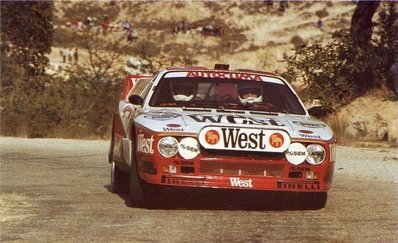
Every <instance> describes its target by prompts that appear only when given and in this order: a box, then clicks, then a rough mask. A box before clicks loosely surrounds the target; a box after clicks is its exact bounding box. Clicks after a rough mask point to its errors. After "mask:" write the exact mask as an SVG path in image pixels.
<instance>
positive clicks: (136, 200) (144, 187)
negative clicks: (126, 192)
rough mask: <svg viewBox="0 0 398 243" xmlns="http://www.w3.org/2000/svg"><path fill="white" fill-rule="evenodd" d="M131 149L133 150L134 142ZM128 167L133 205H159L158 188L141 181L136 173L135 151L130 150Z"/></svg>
mask: <svg viewBox="0 0 398 243" xmlns="http://www.w3.org/2000/svg"><path fill="white" fill-rule="evenodd" d="M132 149H133V150H134V151H135V145H134V142H133V144H132ZM131 158H132V161H131V168H130V185H129V189H130V203H131V206H133V207H138V208H148V209H154V208H158V207H159V198H160V196H161V191H160V188H159V187H158V186H156V185H152V184H149V183H147V182H145V181H143V180H142V179H141V178H140V176H139V173H138V167H137V161H136V158H135V153H133V152H132V157H131Z"/></svg>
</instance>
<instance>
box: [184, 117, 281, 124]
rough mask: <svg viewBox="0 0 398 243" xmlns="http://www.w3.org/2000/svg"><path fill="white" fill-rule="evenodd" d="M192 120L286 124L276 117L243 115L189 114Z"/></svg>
mask: <svg viewBox="0 0 398 243" xmlns="http://www.w3.org/2000/svg"><path fill="white" fill-rule="evenodd" d="M188 117H190V118H192V120H194V121H196V122H203V123H217V124H220V123H230V124H242V125H246V124H248V125H265V126H285V124H282V123H280V122H278V121H277V120H275V119H268V118H261V117H247V116H242V115H213V116H212V115H188Z"/></svg>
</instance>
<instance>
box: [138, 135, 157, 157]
mask: <svg viewBox="0 0 398 243" xmlns="http://www.w3.org/2000/svg"><path fill="white" fill-rule="evenodd" d="M153 141H154V138H153V135H152V136H151V137H150V138H146V137H145V135H144V134H138V136H137V151H138V152H141V153H146V154H153V152H154V151H153Z"/></svg>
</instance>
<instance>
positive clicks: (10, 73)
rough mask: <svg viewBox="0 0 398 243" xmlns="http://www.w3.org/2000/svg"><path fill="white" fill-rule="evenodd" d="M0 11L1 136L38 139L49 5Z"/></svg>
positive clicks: (5, 4)
mask: <svg viewBox="0 0 398 243" xmlns="http://www.w3.org/2000/svg"><path fill="white" fill-rule="evenodd" d="M0 8H1V64H2V65H1V69H2V70H1V91H0V92H1V108H2V109H1V117H2V119H1V125H2V126H1V129H2V133H3V134H4V132H6V134H8V135H19V136H27V137H30V136H42V135H41V134H38V133H41V131H40V129H38V126H39V124H47V123H46V122H47V121H43V120H41V118H45V117H47V116H41V115H42V114H43V113H47V111H48V109H47V107H46V106H47V104H45V103H44V102H43V98H42V96H43V92H44V91H45V90H46V86H47V84H48V82H49V81H50V79H49V78H47V77H46V76H45V75H43V74H44V70H45V67H46V66H47V64H48V58H47V57H46V54H48V53H50V51H51V42H52V30H53V28H52V22H51V20H52V3H51V2H44V1H42V2H39V1H29V2H28V1H18V2H17V1H2V3H1V6H0ZM50 113H51V112H49V113H48V114H50ZM50 115H51V114H50ZM44 130H45V129H44Z"/></svg>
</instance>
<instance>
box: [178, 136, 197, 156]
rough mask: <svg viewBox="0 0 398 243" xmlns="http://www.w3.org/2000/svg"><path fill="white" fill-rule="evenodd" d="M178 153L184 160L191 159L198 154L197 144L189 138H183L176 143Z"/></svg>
mask: <svg viewBox="0 0 398 243" xmlns="http://www.w3.org/2000/svg"><path fill="white" fill-rule="evenodd" d="M178 152H179V153H180V155H181V157H183V158H184V159H193V158H195V157H196V156H198V154H199V153H200V150H199V143H198V141H197V140H196V139H194V138H191V137H186V138H183V139H181V141H180V142H179V143H178Z"/></svg>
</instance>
